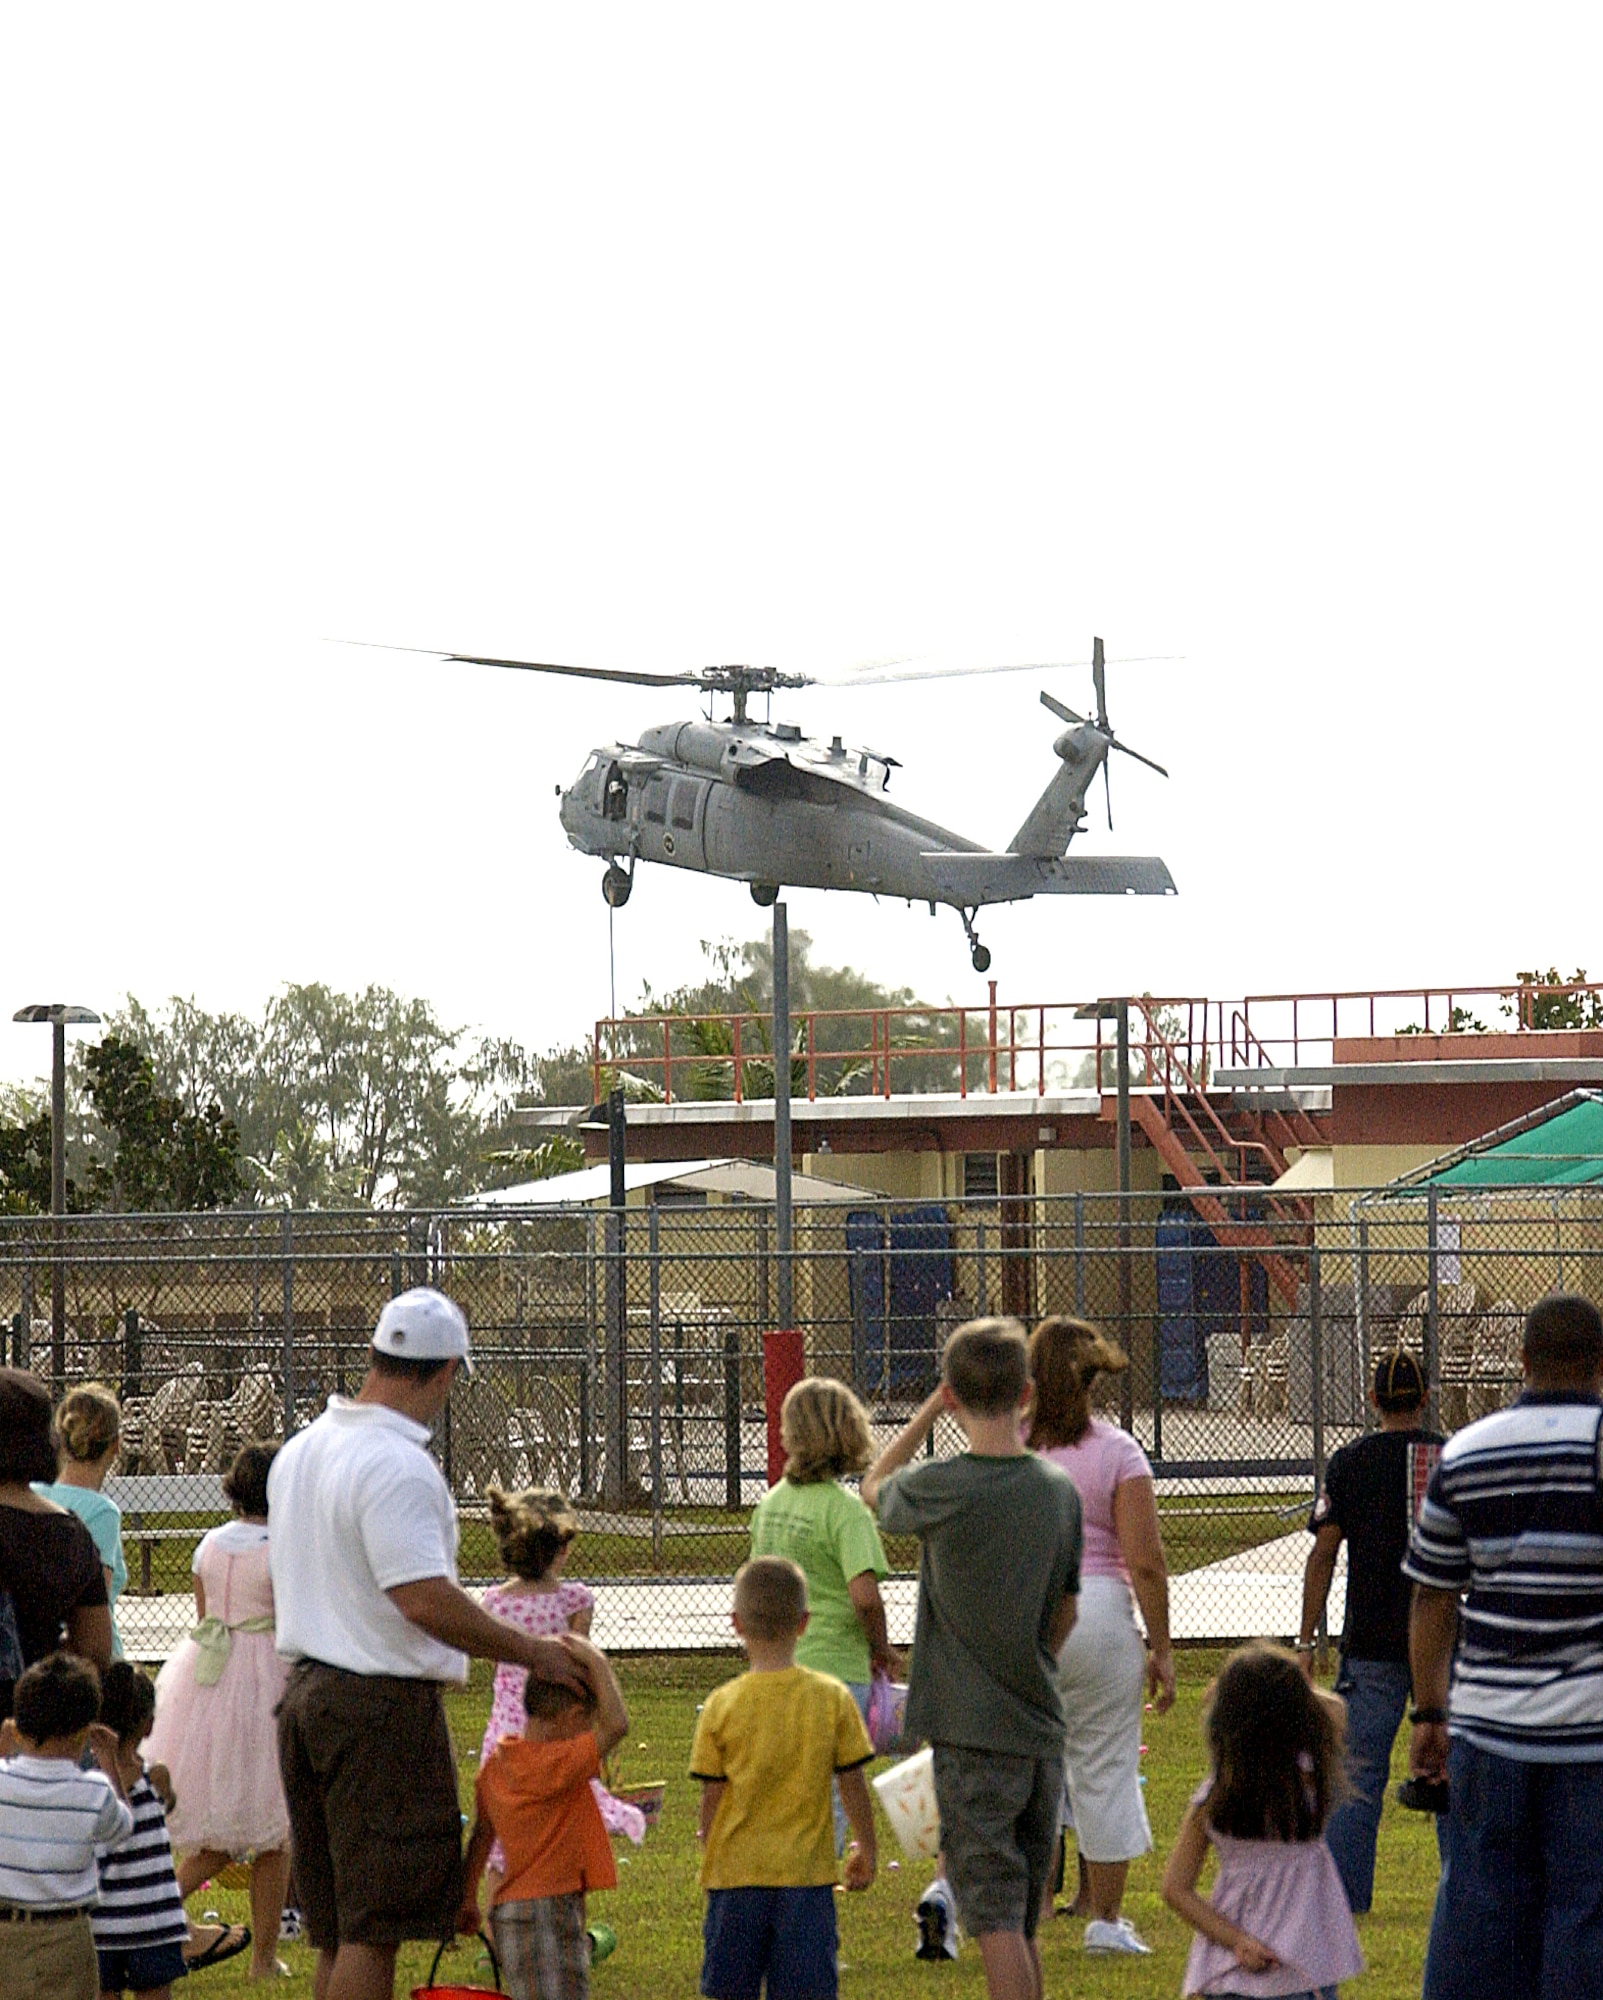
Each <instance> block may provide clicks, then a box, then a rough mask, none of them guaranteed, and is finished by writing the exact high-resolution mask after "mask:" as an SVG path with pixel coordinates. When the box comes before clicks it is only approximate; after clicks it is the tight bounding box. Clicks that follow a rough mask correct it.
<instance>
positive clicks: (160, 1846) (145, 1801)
mask: <svg viewBox="0 0 1603 2000" xmlns="http://www.w3.org/2000/svg"><path fill="white" fill-rule="evenodd" d="M128 1803H129V1805H130V1806H131V1807H132V1808H133V1814H134V1826H133V1832H132V1833H130V1834H128V1835H126V1836H125V1837H124V1838H123V1839H122V1840H119V1841H116V1842H114V1843H113V1844H112V1845H111V1846H109V1847H100V1848H97V1849H96V1850H95V1851H96V1856H97V1858H98V1861H99V1866H100V1907H99V1908H98V1909H97V1910H95V1911H94V1913H93V1915H92V1916H91V1918H90V1927H91V1929H92V1930H93V1931H94V1935H95V1944H96V1945H97V1947H98V1948H99V1949H100V1950H101V1951H139V1950H143V1949H144V1948H145V1947H146V1946H148V1945H156V1944H182V1943H183V1941H184V1940H185V1938H187V1937H188V1935H189V1925H188V1922H187V1921H186V1919H185V1917H184V1900H183V1897H182V1896H180V1895H179V1893H178V1877H177V1876H176V1875H175V1874H174V1873H173V1850H172V1842H171V1841H170V1840H169V1839H168V1837H167V1814H166V1812H165V1811H164V1809H163V1807H162V1803H161V1800H160V1799H158V1798H157V1796H156V1794H155V1792H154V1791H152V1789H151V1785H150V1780H149V1778H141V1779H140V1780H139V1782H138V1783H137V1784H135V1785H131V1786H130V1787H129V1790H128Z"/></svg>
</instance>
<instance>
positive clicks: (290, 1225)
mask: <svg viewBox="0 0 1603 2000" xmlns="http://www.w3.org/2000/svg"><path fill="white" fill-rule="evenodd" d="M279 1241H280V1246H281V1254H282V1257H283V1265H284V1436H285V1437H286V1438H289V1437H292V1436H293V1435H294V1433H295V1217H294V1212H293V1211H292V1210H291V1209H288V1208H286V1209H285V1210H284V1217H283V1221H282V1222H281V1223H280V1225H279Z"/></svg>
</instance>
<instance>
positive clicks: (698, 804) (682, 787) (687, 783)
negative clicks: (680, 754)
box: [662, 772, 712, 868]
mask: <svg viewBox="0 0 1603 2000" xmlns="http://www.w3.org/2000/svg"><path fill="white" fill-rule="evenodd" d="M711 790H712V787H711V785H709V784H708V782H707V780H706V779H705V778H693V777H690V776H688V775H686V774H684V773H682V772H675V773H674V775H673V777H672V779H671V780H670V781H669V784H668V800H667V823H666V824H665V825H664V827H663V829H662V853H663V859H664V860H665V861H670V862H672V863H673V864H674V865H675V866H677V867H680V868H705V867H706V865H707V854H706V847H705V830H706V820H707V794H708V793H709V792H710V791H711Z"/></svg>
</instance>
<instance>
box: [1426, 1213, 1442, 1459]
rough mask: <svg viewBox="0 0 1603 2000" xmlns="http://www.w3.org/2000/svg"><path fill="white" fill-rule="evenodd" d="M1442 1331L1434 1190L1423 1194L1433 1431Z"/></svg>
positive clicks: (1429, 1422)
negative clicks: (1438, 1356) (1438, 1351)
mask: <svg viewBox="0 0 1603 2000" xmlns="http://www.w3.org/2000/svg"><path fill="white" fill-rule="evenodd" d="M1440 1330H1441V1258H1440V1255H1439V1244H1438V1240H1437V1228H1436V1190H1435V1188H1427V1189H1426V1190H1425V1340H1424V1363H1425V1422H1426V1424H1427V1425H1428V1426H1429V1427H1430V1429H1432V1430H1435V1429H1436V1428H1437V1424H1438V1417H1437V1412H1438V1411H1439V1410H1440V1408H1441V1399H1440V1397H1439V1395H1438V1394H1437V1385H1436V1354H1437V1349H1438V1346H1439V1344H1440V1343H1439V1340H1438V1335H1439V1333H1440Z"/></svg>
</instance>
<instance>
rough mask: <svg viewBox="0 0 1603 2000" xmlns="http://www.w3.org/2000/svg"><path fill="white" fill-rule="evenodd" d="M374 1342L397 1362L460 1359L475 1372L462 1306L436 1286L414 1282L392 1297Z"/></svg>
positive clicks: (375, 1334)
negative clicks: (408, 1287)
mask: <svg viewBox="0 0 1603 2000" xmlns="http://www.w3.org/2000/svg"><path fill="white" fill-rule="evenodd" d="M373 1345H374V1346H375V1347H376V1348H377V1349H378V1351H379V1353H380V1354H392V1355H394V1357H395V1359H396V1360H397V1361H460V1362H461V1363H462V1366H463V1369H464V1370H465V1372H466V1373H467V1374H469V1375H471V1374H472V1373H473V1363H472V1360H471V1359H470V1358H469V1355H468V1323H467V1321H466V1319H465V1318H464V1317H463V1315H462V1308H461V1307H460V1306H459V1305H458V1304H457V1303H456V1301H455V1300H454V1299H448V1298H447V1297H446V1296H445V1294H444V1292H437V1291H435V1289H434V1287H433V1286H432V1285H414V1286H413V1287H412V1289H411V1291H409V1292H402V1293H401V1295H400V1296H399V1298H393V1299H391V1300H390V1302H389V1304H388V1305H387V1306H386V1307H385V1308H384V1310H383V1312H381V1313H380V1314H379V1316H378V1325H377V1326H376V1327H375V1328H374V1329H373Z"/></svg>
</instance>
